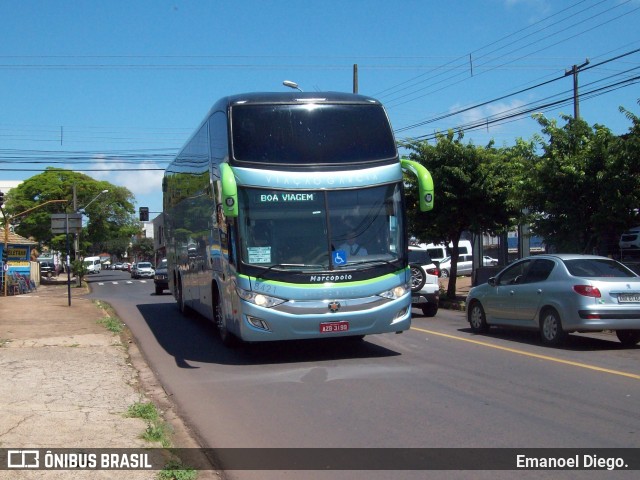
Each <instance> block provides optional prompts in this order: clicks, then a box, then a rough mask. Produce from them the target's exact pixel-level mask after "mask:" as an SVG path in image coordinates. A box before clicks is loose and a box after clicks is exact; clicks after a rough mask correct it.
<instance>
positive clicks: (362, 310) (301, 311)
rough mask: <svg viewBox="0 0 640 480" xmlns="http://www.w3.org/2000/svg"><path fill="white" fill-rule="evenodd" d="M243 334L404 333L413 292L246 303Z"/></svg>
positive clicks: (258, 338)
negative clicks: (392, 296)
mask: <svg viewBox="0 0 640 480" xmlns="http://www.w3.org/2000/svg"><path fill="white" fill-rule="evenodd" d="M239 320H240V322H239V327H240V331H239V332H237V334H239V336H240V337H241V338H242V339H243V340H245V341H248V342H264V341H276V340H296V339H308V338H328V337H348V336H363V335H372V334H377V333H390V332H396V333H400V332H402V331H404V330H408V329H409V327H410V326H411V295H410V294H407V295H404V296H403V297H400V298H398V299H395V300H390V299H386V298H382V297H377V296H376V297H369V298H365V299H339V300H333V301H327V300H323V301H289V302H285V303H283V304H281V305H278V306H277V307H273V308H262V307H258V306H257V305H254V304H252V303H249V302H242V314H241V319H239Z"/></svg>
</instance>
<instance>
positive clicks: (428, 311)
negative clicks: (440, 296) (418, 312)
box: [422, 303, 438, 317]
mask: <svg viewBox="0 0 640 480" xmlns="http://www.w3.org/2000/svg"><path fill="white" fill-rule="evenodd" d="M436 313H438V305H436V304H435V303H429V304H427V305H426V306H424V307H422V314H423V315H424V316H425V317H435V316H436Z"/></svg>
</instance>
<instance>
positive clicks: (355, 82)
mask: <svg viewBox="0 0 640 480" xmlns="http://www.w3.org/2000/svg"><path fill="white" fill-rule="evenodd" d="M353 93H358V64H357V63H354V64H353Z"/></svg>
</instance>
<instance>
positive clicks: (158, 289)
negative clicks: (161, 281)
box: [156, 285, 162, 295]
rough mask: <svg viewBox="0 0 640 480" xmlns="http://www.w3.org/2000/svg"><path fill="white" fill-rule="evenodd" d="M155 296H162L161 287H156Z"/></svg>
mask: <svg viewBox="0 0 640 480" xmlns="http://www.w3.org/2000/svg"><path fill="white" fill-rule="evenodd" d="M156 295H162V287H159V286H157V285H156Z"/></svg>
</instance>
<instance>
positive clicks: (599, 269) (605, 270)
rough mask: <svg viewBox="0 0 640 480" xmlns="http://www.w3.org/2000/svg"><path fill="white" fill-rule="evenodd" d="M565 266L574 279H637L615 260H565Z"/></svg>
mask: <svg viewBox="0 0 640 480" xmlns="http://www.w3.org/2000/svg"><path fill="white" fill-rule="evenodd" d="M564 264H565V265H566V266H567V270H569V273H570V274H571V275H573V276H574V277H621V278H629V277H637V275H636V274H635V273H633V272H632V271H631V270H629V269H628V268H627V267H625V266H624V265H622V264H621V263H618V262H616V261H614V260H607V259H582V258H581V259H575V260H565V261H564Z"/></svg>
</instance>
